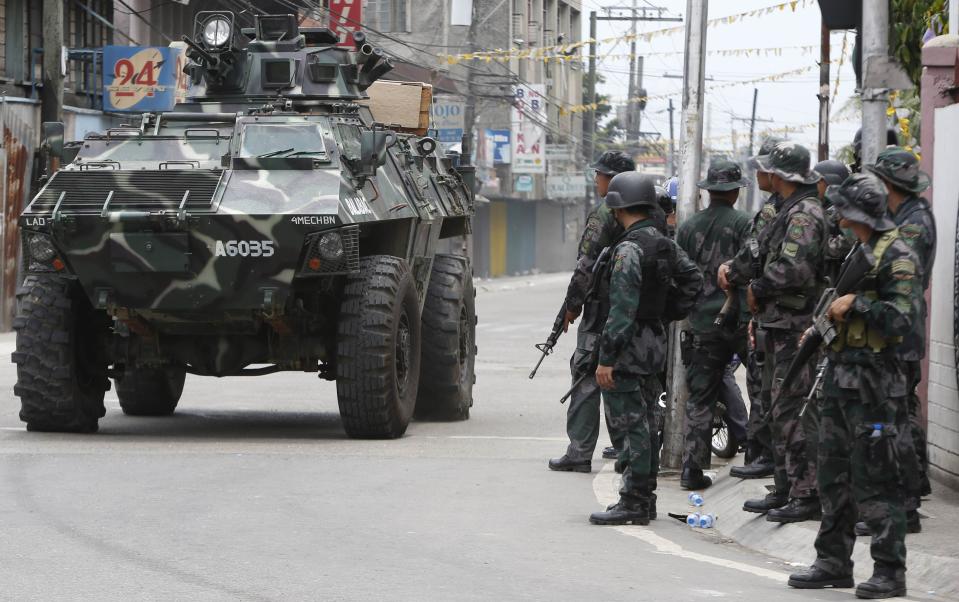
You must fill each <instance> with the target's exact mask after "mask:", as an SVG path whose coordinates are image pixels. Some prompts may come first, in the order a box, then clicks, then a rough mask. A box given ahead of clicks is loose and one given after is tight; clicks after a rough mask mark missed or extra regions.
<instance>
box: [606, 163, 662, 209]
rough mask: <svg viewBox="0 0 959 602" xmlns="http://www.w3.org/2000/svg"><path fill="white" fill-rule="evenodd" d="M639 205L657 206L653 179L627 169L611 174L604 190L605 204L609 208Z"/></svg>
mask: <svg viewBox="0 0 959 602" xmlns="http://www.w3.org/2000/svg"><path fill="white" fill-rule="evenodd" d="M640 205H648V206H650V207H656V208H658V207H659V201H658V200H657V198H656V181H655V179H654V178H653V177H652V176H648V175H646V174H641V173H639V172H638V171H627V172H624V173H621V174H617V175H615V176H613V179H612V180H610V182H609V190H608V191H607V192H606V206H607V207H609V208H610V209H624V208H626V207H638V206H640Z"/></svg>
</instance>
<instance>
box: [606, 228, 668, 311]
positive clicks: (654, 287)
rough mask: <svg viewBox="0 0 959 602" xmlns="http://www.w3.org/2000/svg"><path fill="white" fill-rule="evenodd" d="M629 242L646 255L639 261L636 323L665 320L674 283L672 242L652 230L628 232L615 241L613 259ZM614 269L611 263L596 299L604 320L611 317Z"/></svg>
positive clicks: (643, 229) (638, 229)
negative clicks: (601, 305)
mask: <svg viewBox="0 0 959 602" xmlns="http://www.w3.org/2000/svg"><path fill="white" fill-rule="evenodd" d="M626 241H629V242H632V243H634V244H636V245H637V246H638V247H639V248H640V249H642V251H643V258H642V260H641V261H640V267H641V269H642V278H643V281H642V285H641V286H640V290H639V308H637V310H636V320H638V321H649V320H662V319H663V318H664V317H665V315H666V299H667V297H668V295H669V283H670V281H671V280H672V273H673V263H674V258H673V245H672V241H670V239H668V238H666V237H665V236H663V235H662V234H660V233H659V232H657V231H656V230H655V229H652V228H649V227H642V228H636V229H634V230H629V231H627V232H626V234H624V235H623V236H622V237H621V238H620V239H619V240H618V241H616V244H615V245H614V250H613V255H614V256H615V253H616V251H615V248H616V247H618V246H619V245H620V244H622V243H624V242H626ZM612 268H613V265H612V262H611V263H610V266H609V267H608V268H607V273H606V274H604V275H603V278H602V280H601V281H600V289H599V291H598V294H597V295H596V296H597V298H598V299H601V300H602V302H603V304H604V307H603V311H602V314H603V315H604V316H608V315H609V281H610V277H611V275H612ZM604 321H605V320H604Z"/></svg>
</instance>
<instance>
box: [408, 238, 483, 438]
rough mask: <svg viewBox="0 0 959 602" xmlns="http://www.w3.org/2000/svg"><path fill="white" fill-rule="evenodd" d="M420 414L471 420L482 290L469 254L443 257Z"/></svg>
mask: <svg viewBox="0 0 959 602" xmlns="http://www.w3.org/2000/svg"><path fill="white" fill-rule="evenodd" d="M422 361H423V363H422V366H423V368H422V372H421V373H420V391H419V395H418V396H417V399H416V417H417V418H435V419H441V420H467V419H468V418H469V417H470V407H472V405H473V383H474V382H476V378H475V367H476V291H475V289H474V288H473V273H472V269H471V268H470V262H469V260H468V259H467V258H465V257H457V256H454V255H437V256H436V258H435V259H434V260H433V271H432V273H431V274H430V284H429V288H428V289H427V293H426V303H425V306H424V308H423V360H422Z"/></svg>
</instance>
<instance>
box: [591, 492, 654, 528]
mask: <svg viewBox="0 0 959 602" xmlns="http://www.w3.org/2000/svg"><path fill="white" fill-rule="evenodd" d="M589 522H591V523H593V524H594V525H625V524H628V523H632V524H634V525H648V524H649V502H648V501H646V500H643V501H636V502H634V501H626V500H624V499H622V498H620V500H619V501H618V502H617V503H615V504H613V505H612V506H610V507H609V508H608V509H607V510H606V511H604V512H593V513H592V514H590V515H589Z"/></svg>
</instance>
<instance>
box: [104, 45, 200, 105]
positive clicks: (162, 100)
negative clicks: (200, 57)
mask: <svg viewBox="0 0 959 602" xmlns="http://www.w3.org/2000/svg"><path fill="white" fill-rule="evenodd" d="M184 60H185V59H184V57H183V52H182V51H181V50H179V49H176V48H167V47H164V46H157V47H152V46H150V47H145V46H106V47H104V48H103V82H104V83H103V108H104V110H107V111H129V112H134V113H143V112H147V111H169V110H172V109H173V105H174V104H176V102H177V98H178V94H177V93H178V91H179V92H180V97H181V98H182V94H184V93H185V92H186V88H187V76H186V75H185V74H184V73H183V65H184Z"/></svg>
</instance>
